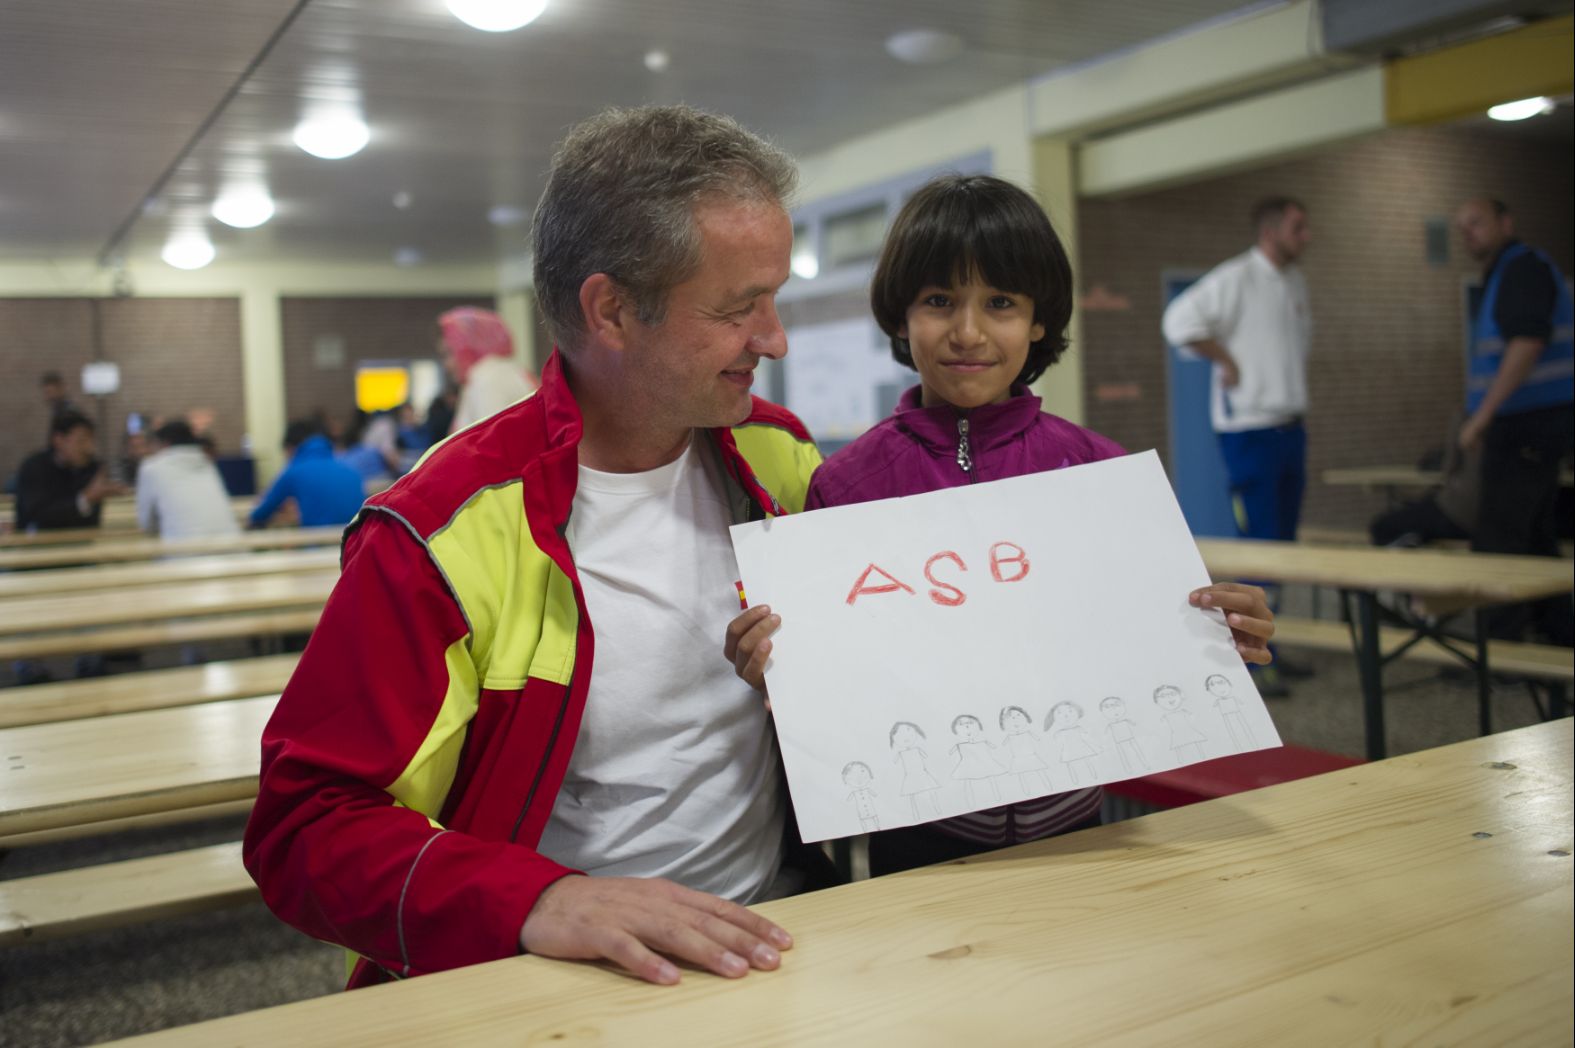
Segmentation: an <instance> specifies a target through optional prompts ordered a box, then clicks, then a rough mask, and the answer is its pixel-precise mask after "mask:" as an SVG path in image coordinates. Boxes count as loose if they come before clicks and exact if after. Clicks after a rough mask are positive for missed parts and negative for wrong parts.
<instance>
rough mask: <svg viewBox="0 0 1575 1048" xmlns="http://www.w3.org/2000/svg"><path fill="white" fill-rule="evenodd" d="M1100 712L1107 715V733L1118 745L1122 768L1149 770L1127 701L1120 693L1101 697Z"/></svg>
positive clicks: (1131, 770)
mask: <svg viewBox="0 0 1575 1048" xmlns="http://www.w3.org/2000/svg"><path fill="white" fill-rule="evenodd" d="M1099 712H1100V713H1103V714H1104V715H1105V722H1106V723H1105V734H1107V735H1109V736H1110V741H1111V742H1113V743H1115V745H1116V756H1118V757H1120V758H1121V770H1122V771H1124V772H1128V773H1132V772H1143V771H1148V760H1147V758H1145V757H1144V756H1143V748H1142V747H1141V746H1139V745H1138V741H1137V725H1136V724H1135V723H1133V721H1132V720H1131V719H1130V718H1129V717H1127V704H1126V701H1125V700H1124V699H1122V698H1121V697H1120V696H1119V695H1111V696H1109V697H1107V698H1103V699H1100V700H1099Z"/></svg>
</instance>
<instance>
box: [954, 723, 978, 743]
mask: <svg viewBox="0 0 1575 1048" xmlns="http://www.w3.org/2000/svg"><path fill="white" fill-rule="evenodd" d="M981 730H982V729H980V727H979V722H978V721H976V720H974V719H973V718H971V717H970V718H969V719H968V720H965V721H963V722H962V723H961V724H959V725H957V731H958V733H959V734H961V735H962V737H963V738H965V739H967V740H968V741H969V742H972V741H973V740H974V739H977V738H978V737H979V732H980V731H981Z"/></svg>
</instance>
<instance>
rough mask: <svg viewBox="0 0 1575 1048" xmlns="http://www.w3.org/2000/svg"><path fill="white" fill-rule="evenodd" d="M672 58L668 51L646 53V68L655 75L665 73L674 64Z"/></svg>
mask: <svg viewBox="0 0 1575 1048" xmlns="http://www.w3.org/2000/svg"><path fill="white" fill-rule="evenodd" d="M672 61H673V59H672V56H671V55H669V54H668V53H667V52H666V51H661V50H657V51H647V52H646V53H645V68H647V69H649V70H650V71H651V72H653V73H660V72H664V71H665V70H666V69H667V67H668V66H669V65H671V64H672Z"/></svg>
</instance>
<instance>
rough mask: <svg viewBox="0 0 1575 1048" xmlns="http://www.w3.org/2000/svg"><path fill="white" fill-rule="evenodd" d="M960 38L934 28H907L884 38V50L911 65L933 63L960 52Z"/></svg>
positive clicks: (954, 34) (961, 45)
mask: <svg viewBox="0 0 1575 1048" xmlns="http://www.w3.org/2000/svg"><path fill="white" fill-rule="evenodd" d="M962 49H963V42H962V38H961V37H959V36H958V35H957V34H956V33H943V32H940V31H939V30H935V29H908V30H905V31H903V32H901V33H893V34H892V35H891V36H888V37H887V38H886V51H887V53H888V54H890V55H891V56H892V57H893V58H895V59H897V60H899V61H902V62H907V63H909V64H911V65H934V64H935V63H937V62H945V61H947V60H948V59H952V58H956V57H957V56H958V55H959V54H961V53H962Z"/></svg>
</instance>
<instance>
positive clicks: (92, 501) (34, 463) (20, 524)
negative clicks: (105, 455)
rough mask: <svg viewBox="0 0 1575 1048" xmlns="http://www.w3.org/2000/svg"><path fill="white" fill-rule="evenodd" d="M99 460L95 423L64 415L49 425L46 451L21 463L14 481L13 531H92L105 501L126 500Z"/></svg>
mask: <svg viewBox="0 0 1575 1048" xmlns="http://www.w3.org/2000/svg"><path fill="white" fill-rule="evenodd" d="M125 491H126V489H125V487H124V486H123V485H120V484H116V483H115V482H113V481H111V480H110V479H109V478H108V477H107V476H106V475H105V473H104V467H103V465H102V464H101V463H100V462H99V460H98V454H97V448H96V446H95V444H94V440H93V423H92V422H91V421H89V419H88V417H87V416H86V415H79V414H77V413H76V412H75V411H64V412H61V413H60V414H58V415H56V416H55V417H54V421H52V422H51V423H50V424H49V447H48V448H46V449H44V450H43V451H40V452H38V453H37V454H35V455H33V456H31V457H30V458H28V459H27V461H25V462H23V463H22V469H21V470H20V472H19V473H18V474H17V479H16V530H18V531H51V530H55V529H61V528H96V527H98V522H99V517H100V515H101V514H102V512H103V502H104V498H105V497H106V496H108V495H121V494H125Z"/></svg>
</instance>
